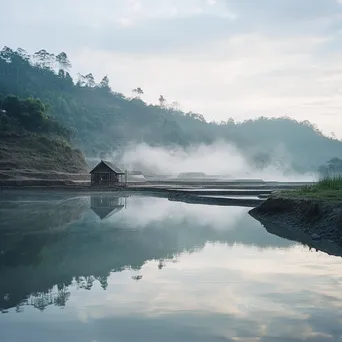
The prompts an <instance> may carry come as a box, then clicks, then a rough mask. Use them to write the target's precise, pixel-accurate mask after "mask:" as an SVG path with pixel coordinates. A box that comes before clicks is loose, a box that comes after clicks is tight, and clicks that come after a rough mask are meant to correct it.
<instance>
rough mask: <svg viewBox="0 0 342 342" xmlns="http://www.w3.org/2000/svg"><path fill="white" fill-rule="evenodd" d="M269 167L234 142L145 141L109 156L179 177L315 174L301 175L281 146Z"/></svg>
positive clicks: (285, 178) (290, 178)
mask: <svg viewBox="0 0 342 342" xmlns="http://www.w3.org/2000/svg"><path fill="white" fill-rule="evenodd" d="M276 151H277V153H275V157H273V158H272V159H271V161H270V163H269V165H268V166H267V167H265V168H264V169H258V168H256V167H255V166H254V165H253V164H252V163H251V162H250V161H249V160H248V158H247V156H246V155H244V154H243V153H242V152H241V151H239V150H238V149H237V148H236V147H235V146H234V145H233V144H228V143H227V142H224V141H217V142H216V143H214V144H210V145H206V144H200V145H193V146H190V147H187V148H182V147H174V148H166V147H152V146H149V145H147V144H145V143H141V144H131V145H129V146H127V147H126V148H125V149H124V150H123V151H120V152H116V153H114V154H112V155H110V156H107V158H109V159H111V160H114V161H116V162H119V163H120V164H121V165H124V166H125V168H127V169H138V170H139V169H143V170H146V171H152V172H155V173H159V174H167V175H172V176H177V175H178V174H180V173H182V172H204V173H206V174H207V175H215V176H222V177H229V178H254V179H263V180H269V181H275V180H277V181H313V180H315V179H316V178H317V177H316V175H315V174H312V173H307V174H300V173H298V172H296V171H294V170H293V169H292V167H291V156H290V155H289V154H288V153H287V152H286V149H284V148H282V147H281V146H279V148H277V149H276Z"/></svg>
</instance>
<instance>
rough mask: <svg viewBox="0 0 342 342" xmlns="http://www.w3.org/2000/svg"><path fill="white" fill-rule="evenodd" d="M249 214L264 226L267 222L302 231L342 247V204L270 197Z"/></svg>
mask: <svg viewBox="0 0 342 342" xmlns="http://www.w3.org/2000/svg"><path fill="white" fill-rule="evenodd" d="M249 214H250V215H251V216H252V217H254V218H255V219H257V220H259V221H260V222H262V223H263V224H264V225H265V222H268V223H270V224H273V225H277V226H280V227H282V228H284V229H287V230H289V231H292V232H298V233H303V234H305V235H307V236H308V237H310V239H311V241H323V240H325V241H326V242H329V243H334V244H336V245H338V246H339V247H342V203H339V202H328V201H319V200H313V199H294V198H287V197H280V196H272V197H271V198H269V199H268V200H266V201H264V202H263V203H261V204H260V205H259V206H257V207H256V208H254V209H252V210H251V211H250V212H249ZM277 235H278V234H277Z"/></svg>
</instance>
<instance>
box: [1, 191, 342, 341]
mask: <svg viewBox="0 0 342 342" xmlns="http://www.w3.org/2000/svg"><path fill="white" fill-rule="evenodd" d="M0 196H1V197H0V309H1V310H2V314H1V313H0V341H1V342H18V341H34V342H43V341H44V342H45V341H49V342H50V341H51V342H54V341H63V342H69V341H70V342H71V341H72V342H75V341H76V342H77V341H82V342H84V341H86V342H95V341H96V342H107V341H108V342H109V341H111V342H112V341H118V342H122V341H123V342H126V341H137V342H140V341H146V342H147V341H148V342H151V341H152V342H159V341H163V342H168V341H170V342H171V341H172V342H173V341H342V259H341V258H339V257H334V256H329V255H327V254H324V253H322V252H316V251H313V250H309V248H308V247H305V246H303V245H301V244H299V243H296V242H293V241H289V240H286V239H282V238H280V237H278V236H276V235H272V234H269V233H268V232H267V231H266V230H265V228H264V227H263V226H261V224H260V223H259V222H257V221H255V220H254V219H253V218H251V217H250V216H249V215H248V214H247V212H248V209H246V208H238V207H214V206H203V205H189V204H183V203H177V202H169V201H168V200H167V199H162V198H151V197H130V198H128V199H126V200H125V199H123V198H121V199H119V198H114V197H108V196H104V197H103V196H102V197H101V196H91V197H89V196H80V197H69V198H65V197H63V196H58V195H54V196H48V195H44V196H43V195H40V196H34V195H31V196H25V195H22V196H18V195H17V196H16V197H14V196H8V195H5V194H4V193H3V194H1V195H0Z"/></svg>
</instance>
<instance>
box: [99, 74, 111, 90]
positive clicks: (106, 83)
mask: <svg viewBox="0 0 342 342" xmlns="http://www.w3.org/2000/svg"><path fill="white" fill-rule="evenodd" d="M100 88H102V89H110V87H109V78H108V76H107V75H106V76H104V77H103V78H102V80H101V82H100Z"/></svg>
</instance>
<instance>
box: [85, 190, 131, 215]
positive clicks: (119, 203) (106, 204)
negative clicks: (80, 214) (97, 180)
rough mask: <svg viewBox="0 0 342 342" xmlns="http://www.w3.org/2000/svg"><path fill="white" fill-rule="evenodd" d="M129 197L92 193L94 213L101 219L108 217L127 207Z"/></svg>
mask: <svg viewBox="0 0 342 342" xmlns="http://www.w3.org/2000/svg"><path fill="white" fill-rule="evenodd" d="M126 203H127V197H122V195H111V194H107V195H91V196H90V207H91V209H93V211H94V213H95V214H96V215H97V216H98V217H99V218H100V219H101V220H104V219H108V218H109V217H111V216H112V215H114V214H115V213H117V212H119V211H120V210H121V209H123V208H125V206H126Z"/></svg>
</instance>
